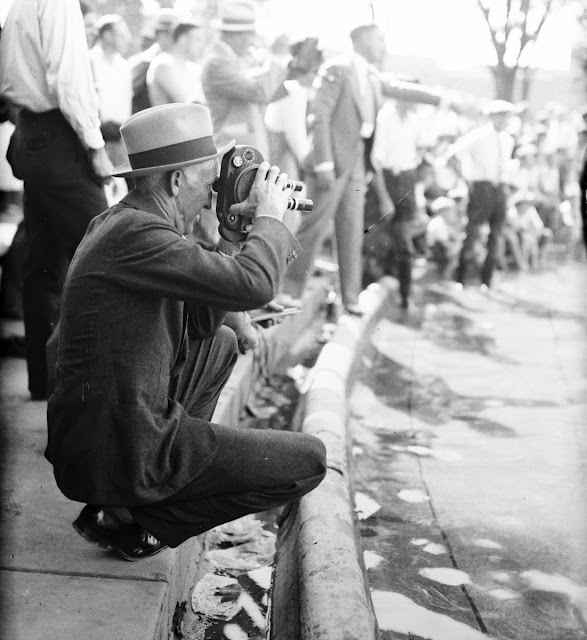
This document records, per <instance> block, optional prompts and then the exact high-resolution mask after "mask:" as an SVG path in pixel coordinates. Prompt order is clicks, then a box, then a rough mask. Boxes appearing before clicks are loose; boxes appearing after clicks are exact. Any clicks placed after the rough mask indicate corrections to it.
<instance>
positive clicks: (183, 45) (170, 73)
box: [147, 21, 206, 106]
mask: <svg viewBox="0 0 587 640" xmlns="http://www.w3.org/2000/svg"><path fill="white" fill-rule="evenodd" d="M172 41H173V44H172V45H171V48H170V49H169V51H161V52H160V53H158V54H157V55H156V56H155V58H154V59H153V61H152V62H151V64H150V65H149V69H148V71H147V88H148V91H149V102H150V104H151V106H157V105H159V104H168V103H170V102H197V103H199V104H206V98H205V96H204V90H203V88H202V67H201V64H200V62H199V60H200V57H201V55H202V51H203V50H204V36H203V33H202V29H201V26H200V25H199V24H196V23H195V22H183V21H182V22H179V23H178V24H177V25H176V26H175V28H174V29H173V34H172Z"/></svg>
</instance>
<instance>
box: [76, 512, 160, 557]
mask: <svg viewBox="0 0 587 640" xmlns="http://www.w3.org/2000/svg"><path fill="white" fill-rule="evenodd" d="M105 516H106V514H105V512H104V509H103V508H102V507H98V506H94V505H86V506H85V507H84V508H83V509H82V510H81V513H80V514H79V516H78V517H77V519H76V520H75V521H74V522H73V528H74V529H75V530H76V531H77V532H78V533H79V534H80V536H81V537H82V538H83V539H84V540H87V541H88V542H91V543H92V544H97V545H98V546H99V547H100V548H102V549H112V551H114V552H115V553H117V554H118V555H119V556H121V557H122V558H124V559H125V560H129V561H131V562H132V561H133V560H139V559H140V558H148V557H149V556H153V555H155V554H156V553H159V551H161V550H163V549H165V548H166V546H167V545H166V544H163V543H162V542H161V541H160V540H157V538H155V536H153V535H151V534H150V533H149V532H148V531H147V530H146V529H143V528H142V527H140V526H139V525H138V524H136V522H133V523H131V524H127V523H126V522H122V520H118V521H117V522H116V523H115V524H108V525H106V524H105ZM112 520H113V521H115V520H116V519H115V518H112Z"/></svg>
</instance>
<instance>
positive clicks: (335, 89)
mask: <svg viewBox="0 0 587 640" xmlns="http://www.w3.org/2000/svg"><path fill="white" fill-rule="evenodd" d="M345 79H346V76H345V73H344V71H343V70H342V69H341V68H340V67H339V66H327V67H323V68H322V69H321V70H320V73H319V74H318V76H317V78H316V80H315V83H314V97H313V99H312V101H311V103H310V108H309V121H310V130H311V137H312V149H313V157H312V158H311V165H312V167H311V168H314V167H316V166H318V165H320V164H322V163H324V162H334V156H333V153H332V131H331V125H330V122H331V118H332V113H333V111H334V109H335V108H336V105H337V103H338V100H339V97H340V94H341V92H342V88H343V85H344V82H345Z"/></svg>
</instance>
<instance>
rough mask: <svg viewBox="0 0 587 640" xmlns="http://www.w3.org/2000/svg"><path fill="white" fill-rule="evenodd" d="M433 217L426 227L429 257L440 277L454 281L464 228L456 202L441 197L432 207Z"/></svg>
mask: <svg viewBox="0 0 587 640" xmlns="http://www.w3.org/2000/svg"><path fill="white" fill-rule="evenodd" d="M430 209H431V212H432V217H431V218H430V222H429V223H428V226H427V227H426V245H427V248H428V256H429V259H430V261H431V262H432V264H433V265H434V266H435V267H436V269H437V272H438V275H439V276H440V277H441V278H444V279H452V278H453V276H454V272H455V269H456V267H457V263H458V259H459V254H460V251H461V244H462V227H461V221H460V219H459V215H458V212H457V206H456V202H455V201H454V200H453V199H452V198H448V197H447V196H439V197H438V198H436V199H435V200H434V201H433V202H432V204H431V205H430Z"/></svg>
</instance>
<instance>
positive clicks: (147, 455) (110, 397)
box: [46, 191, 297, 506]
mask: <svg viewBox="0 0 587 640" xmlns="http://www.w3.org/2000/svg"><path fill="white" fill-rule="evenodd" d="M208 215H211V214H208ZM294 247H297V243H296V241H295V240H294V239H293V237H292V236H291V234H290V233H289V231H288V230H287V229H286V227H285V226H284V225H283V224H281V223H280V222H278V221H276V220H274V219H272V218H268V217H263V218H259V219H256V220H254V221H253V229H252V231H251V232H250V233H249V236H248V238H247V241H246V242H245V243H244V244H243V248H242V251H241V252H240V253H239V254H238V255H236V256H235V257H229V256H227V255H223V254H221V253H219V252H217V251H210V250H209V249H205V248H203V247H202V246H200V245H198V244H197V243H196V241H195V238H188V239H185V238H184V237H183V236H182V235H180V234H179V232H178V231H177V229H176V228H175V227H174V226H173V225H172V224H171V223H170V221H169V220H168V219H167V218H166V216H165V214H164V213H163V212H162V211H161V210H160V209H159V208H158V206H157V205H156V204H155V202H154V201H152V200H150V199H149V198H147V197H146V196H144V195H141V194H140V193H138V192H136V191H132V192H130V193H129V194H128V195H127V196H126V197H125V198H124V200H123V201H122V202H121V203H120V204H118V205H115V206H114V207H112V208H110V209H109V210H108V211H106V212H104V213H103V214H102V215H100V216H98V217H97V218H95V219H94V220H93V221H92V223H91V224H90V226H89V227H88V231H87V233H86V236H85V237H84V239H83V241H82V242H81V244H80V245H79V248H78V250H77V252H76V254H75V256H74V259H73V261H72V263H71V266H70V269H69V272H68V274H67V279H66V282H65V286H64V289H63V299H62V313H61V321H60V322H61V335H60V340H59V352H58V362H57V371H56V386H55V390H54V393H53V394H52V395H51V397H50V399H49V404H48V413H47V416H48V427H49V440H48V446H47V451H46V456H47V458H48V459H49V461H50V462H51V463H52V464H53V466H54V472H55V478H56V480H57V484H58V486H59V488H60V489H61V491H62V492H63V493H64V494H65V495H66V496H67V497H68V498H71V499H72V500H78V501H81V502H87V503H92V504H101V505H129V506H131V505H139V504H145V503H152V502H157V501H159V500H162V499H164V498H166V497H168V496H170V495H172V494H173V493H175V492H177V491H178V490H179V489H181V488H182V487H184V486H185V485H187V484H188V483H189V482H191V481H192V480H193V479H194V478H195V477H196V476H197V475H198V474H199V473H201V472H202V471H203V470H204V469H205V468H206V466H207V465H208V464H209V463H210V462H211V460H212V459H213V457H214V455H215V453H216V448H217V443H216V440H215V436H214V433H213V431H212V430H211V428H210V425H209V424H208V423H207V422H205V421H203V420H198V419H195V418H192V417H190V416H189V415H187V413H186V412H185V411H184V409H183V407H182V406H181V405H180V404H179V403H178V402H177V401H175V400H174V399H173V398H170V397H169V389H170V385H171V384H172V380H173V379H174V377H175V376H176V375H178V374H179V372H180V371H181V368H182V366H183V364H184V362H185V357H186V349H187V336H186V333H187V329H188V320H187V313H186V312H187V309H188V308H189V315H190V318H191V319H190V328H191V331H192V333H193V334H194V335H199V336H201V337H204V336H206V335H211V334H213V333H214V332H215V331H216V329H217V328H218V326H219V325H220V324H221V323H222V321H223V319H224V315H225V311H242V310H247V309H253V308H256V307H259V306H261V305H263V304H265V303H267V302H268V301H269V300H271V299H272V298H273V297H274V296H275V295H276V293H277V290H278V286H279V281H280V279H281V276H282V274H283V272H284V270H285V268H286V265H287V262H288V260H289V259H291V257H292V256H293V255H295V252H294Z"/></svg>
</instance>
